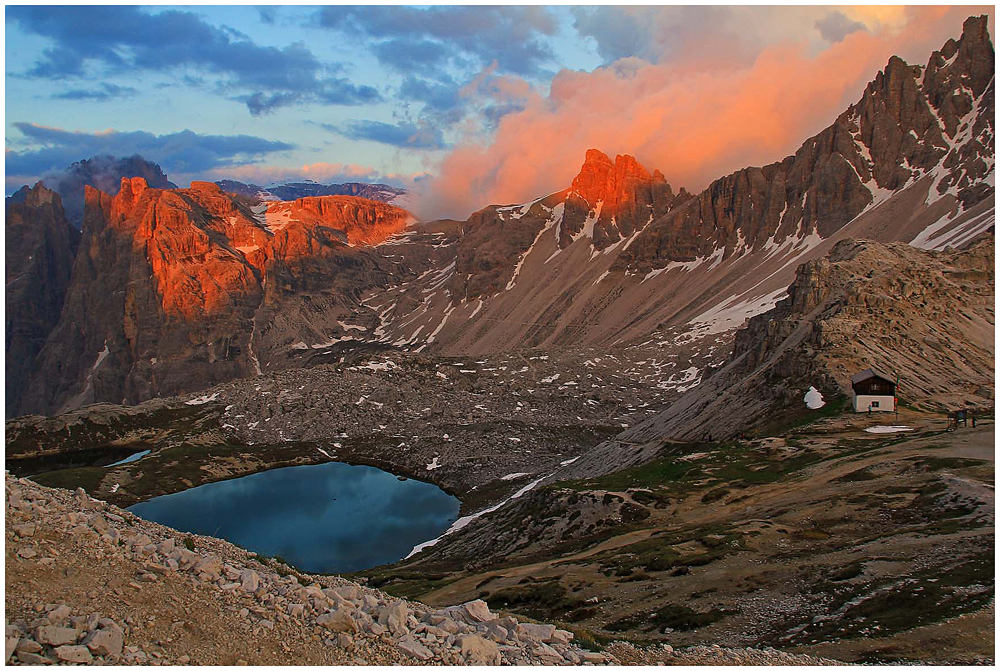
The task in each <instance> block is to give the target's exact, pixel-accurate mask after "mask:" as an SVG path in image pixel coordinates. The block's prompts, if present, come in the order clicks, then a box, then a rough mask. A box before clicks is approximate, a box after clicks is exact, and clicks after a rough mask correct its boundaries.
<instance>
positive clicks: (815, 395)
mask: <svg viewBox="0 0 1000 671" xmlns="http://www.w3.org/2000/svg"><path fill="white" fill-rule="evenodd" d="M802 400H803V402H804V403H805V404H806V407H807V408H809V409H810V410H818V409H820V408H822V407H823V406H824V405H826V401H824V400H823V394H821V393H820V391H819V389H817V388H816V387H809V391H807V392H806V395H805V396H804V397H803V398H802Z"/></svg>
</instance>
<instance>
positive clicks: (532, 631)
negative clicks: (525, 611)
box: [515, 624, 556, 643]
mask: <svg viewBox="0 0 1000 671" xmlns="http://www.w3.org/2000/svg"><path fill="white" fill-rule="evenodd" d="M515 631H516V632H517V637H518V639H520V640H522V641H534V642H537V643H542V642H544V641H548V640H549V639H551V638H552V635H553V634H554V633H555V632H556V627H555V625H552V624H518V625H517V629H516V630H515Z"/></svg>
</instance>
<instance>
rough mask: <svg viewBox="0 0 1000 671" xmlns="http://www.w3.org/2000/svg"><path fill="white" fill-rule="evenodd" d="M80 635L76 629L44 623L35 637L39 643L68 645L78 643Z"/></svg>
mask: <svg viewBox="0 0 1000 671" xmlns="http://www.w3.org/2000/svg"><path fill="white" fill-rule="evenodd" d="M79 637H80V635H79V633H78V632H77V630H76V629H71V628H69V627H57V626H55V625H42V626H41V627H39V628H38V632H37V633H36V635H35V638H36V639H37V640H38V642H39V643H44V644H45V645H67V644H70V643H76V639H77V638H79Z"/></svg>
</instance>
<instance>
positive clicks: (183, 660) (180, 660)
mask: <svg viewBox="0 0 1000 671" xmlns="http://www.w3.org/2000/svg"><path fill="white" fill-rule="evenodd" d="M190 661H191V657H190V656H189V655H181V656H180V657H178V658H177V663H178V664H187V663H188V662H190Z"/></svg>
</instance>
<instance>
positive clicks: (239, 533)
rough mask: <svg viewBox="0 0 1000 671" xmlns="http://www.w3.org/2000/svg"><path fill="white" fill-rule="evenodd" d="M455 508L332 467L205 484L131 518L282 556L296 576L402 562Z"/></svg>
mask: <svg viewBox="0 0 1000 671" xmlns="http://www.w3.org/2000/svg"><path fill="white" fill-rule="evenodd" d="M459 505H460V504H459V501H458V499H456V498H455V497H453V496H451V495H449V494H446V493H445V492H444V491H442V490H441V489H439V488H438V487H436V486H434V485H432V484H428V483H426V482H420V481H419V480H411V479H406V480H400V479H399V478H397V477H396V476H395V475H392V474H391V473H386V472H385V471H382V470H379V469H377V468H372V467H370V466H351V465H350V464H344V463H340V462H330V463H326V464H318V465H312V466H291V467H288V468H277V469H274V470H270V471H264V472H262V473H255V474H253V475H247V476H244V477H241V478H235V479H233V480H224V481H222V482H212V483H209V484H207V485H201V486H200V487H194V488H192V489H187V490H185V491H183V492H177V493H176V494H168V495H166V496H158V497H156V498H155V499H150V500H149V501H144V502H142V503H137V504H135V505H134V506H131V507H130V508H129V510H130V511H131V512H133V513H135V514H136V515H138V516H139V517H142V518H143V519H147V520H151V521H153V522H158V523H160V524H165V525H167V526H169V527H173V528H174V529H178V530H180V531H186V532H190V533H195V534H199V535H204V536H215V537H217V538H224V539H226V540H228V541H231V542H233V543H236V544H237V545H239V546H241V547H244V548H247V549H249V550H253V551H254V552H258V553H260V554H262V555H269V556H280V557H282V558H283V559H285V560H286V561H287V562H288V563H290V564H292V565H294V566H296V567H297V568H299V569H302V570H303V571H308V572H311V573H346V572H350V571H359V570H362V569H366V568H371V567H373V566H378V565H380V564H388V563H391V562H394V561H397V560H399V559H402V558H403V557H405V556H406V555H407V554H408V553H409V552H410V550H411V549H412V548H413V547H414V546H415V545H417V544H419V543H422V542H424V541H428V540H430V539H432V538H436V537H437V536H439V535H440V534H441V533H443V532H444V531H445V530H446V529H447V528H448V527H449V525H451V523H452V522H454V521H455V519H456V518H457V517H458V509H459Z"/></svg>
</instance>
